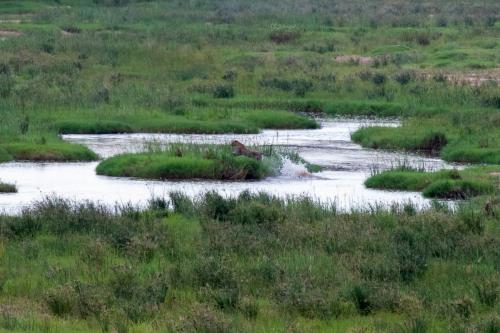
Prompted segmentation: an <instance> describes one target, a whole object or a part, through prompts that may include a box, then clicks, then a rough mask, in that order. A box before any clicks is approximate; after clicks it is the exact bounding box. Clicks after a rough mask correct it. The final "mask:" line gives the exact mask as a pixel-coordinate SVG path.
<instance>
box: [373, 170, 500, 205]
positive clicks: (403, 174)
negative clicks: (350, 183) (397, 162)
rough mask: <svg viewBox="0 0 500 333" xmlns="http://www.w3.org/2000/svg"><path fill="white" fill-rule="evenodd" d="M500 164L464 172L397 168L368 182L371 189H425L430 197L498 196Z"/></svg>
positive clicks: (379, 174)
mask: <svg viewBox="0 0 500 333" xmlns="http://www.w3.org/2000/svg"><path fill="white" fill-rule="evenodd" d="M499 172H500V168H498V167H475V168H468V169H465V170H462V171H458V170H441V171H435V172H425V171H418V170H413V169H411V168H397V169H394V170H388V171H384V172H381V173H378V174H375V175H373V176H371V177H370V178H368V179H367V180H366V181H365V185H366V186H367V187H368V188H376V189H383V190H401V191H419V192H420V191H422V192H423V195H424V196H425V197H428V198H441V199H468V198H471V197H474V196H480V195H487V194H489V195H495V194H498V192H499V190H500V179H499V177H498V173H499Z"/></svg>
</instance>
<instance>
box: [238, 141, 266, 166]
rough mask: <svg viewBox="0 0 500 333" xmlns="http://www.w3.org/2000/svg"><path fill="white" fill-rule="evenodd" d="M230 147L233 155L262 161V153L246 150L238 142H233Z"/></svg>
mask: <svg viewBox="0 0 500 333" xmlns="http://www.w3.org/2000/svg"><path fill="white" fill-rule="evenodd" d="M231 146H232V147H233V154H234V155H237V156H246V157H250V158H253V159H256V160H257V161H261V160H262V153H260V152H258V151H255V150H250V149H248V148H247V147H246V146H245V145H244V144H242V143H241V142H239V141H238V140H234V141H233V142H231Z"/></svg>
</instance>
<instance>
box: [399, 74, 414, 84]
mask: <svg viewBox="0 0 500 333" xmlns="http://www.w3.org/2000/svg"><path fill="white" fill-rule="evenodd" d="M394 80H396V82H398V83H399V84H401V85H405V84H408V83H410V82H411V81H413V80H415V73H414V72H413V71H403V72H399V73H397V74H396V75H395V76H394Z"/></svg>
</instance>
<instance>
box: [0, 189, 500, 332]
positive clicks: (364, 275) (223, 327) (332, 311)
mask: <svg viewBox="0 0 500 333" xmlns="http://www.w3.org/2000/svg"><path fill="white" fill-rule="evenodd" d="M171 198H172V203H173V204H172V205H169V204H168V202H167V201H165V200H163V199H160V198H157V199H154V200H152V201H151V203H150V208H149V209H147V210H145V211H144V210H137V209H134V208H132V207H128V206H125V207H117V208H116V209H115V210H113V209H109V208H106V207H101V206H99V205H94V204H88V203H73V202H68V201H63V200H58V199H46V200H45V201H43V202H40V203H38V204H36V205H34V206H33V207H32V208H31V209H29V210H26V211H25V212H24V213H23V214H22V215H21V216H18V217H7V216H2V217H0V230H1V234H2V246H1V250H2V252H1V256H0V263H1V267H2V271H1V273H2V274H1V279H0V281H1V287H2V291H1V311H2V315H1V317H0V329H1V330H2V331H4V332H10V331H15V332H346V331H349V332H498V330H499V328H500V327H499V325H500V317H499V316H498V313H499V311H500V294H499V293H500V290H499V288H500V275H499V263H500V261H499V259H500V257H499V256H500V253H499V251H498V249H499V248H500V237H499V235H500V233H499V232H498V231H499V229H498V228H499V225H498V219H497V217H498V214H500V202H499V201H498V200H497V201H496V202H493V203H492V206H491V210H490V211H488V212H485V210H484V209H483V208H482V206H479V205H475V204H473V203H468V204H464V205H463V206H461V207H459V209H457V211H456V212H451V211H449V210H448V208H446V206H445V205H440V204H436V205H435V207H434V208H431V209H429V210H427V211H425V212H420V213H417V210H416V207H414V206H412V205H411V204H408V205H404V206H400V207H396V206H395V207H392V208H391V209H382V208H376V207H374V208H373V209H371V210H366V211H355V212H350V213H339V212H337V211H336V209H335V207H334V206H324V205H319V204H316V203H314V202H312V201H311V200H310V199H307V198H303V199H296V200H291V201H287V202H285V201H283V200H280V199H277V198H274V197H271V196H269V195H266V194H260V195H251V194H249V193H243V194H242V195H240V197H238V198H229V199H224V198H222V197H221V196H220V195H218V194H216V193H208V194H206V195H205V196H203V197H201V198H199V199H197V200H195V201H192V200H191V199H189V198H187V197H185V196H183V195H182V194H179V193H173V194H172V195H171Z"/></svg>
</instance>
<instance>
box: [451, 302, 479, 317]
mask: <svg viewBox="0 0 500 333" xmlns="http://www.w3.org/2000/svg"><path fill="white" fill-rule="evenodd" d="M451 305H452V308H453V309H454V311H455V313H456V314H458V315H459V316H460V317H461V318H463V319H469V318H470V317H471V315H472V311H473V309H474V301H473V300H472V299H470V298H469V297H464V298H461V299H458V300H456V301H454V302H452V304H451Z"/></svg>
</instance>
